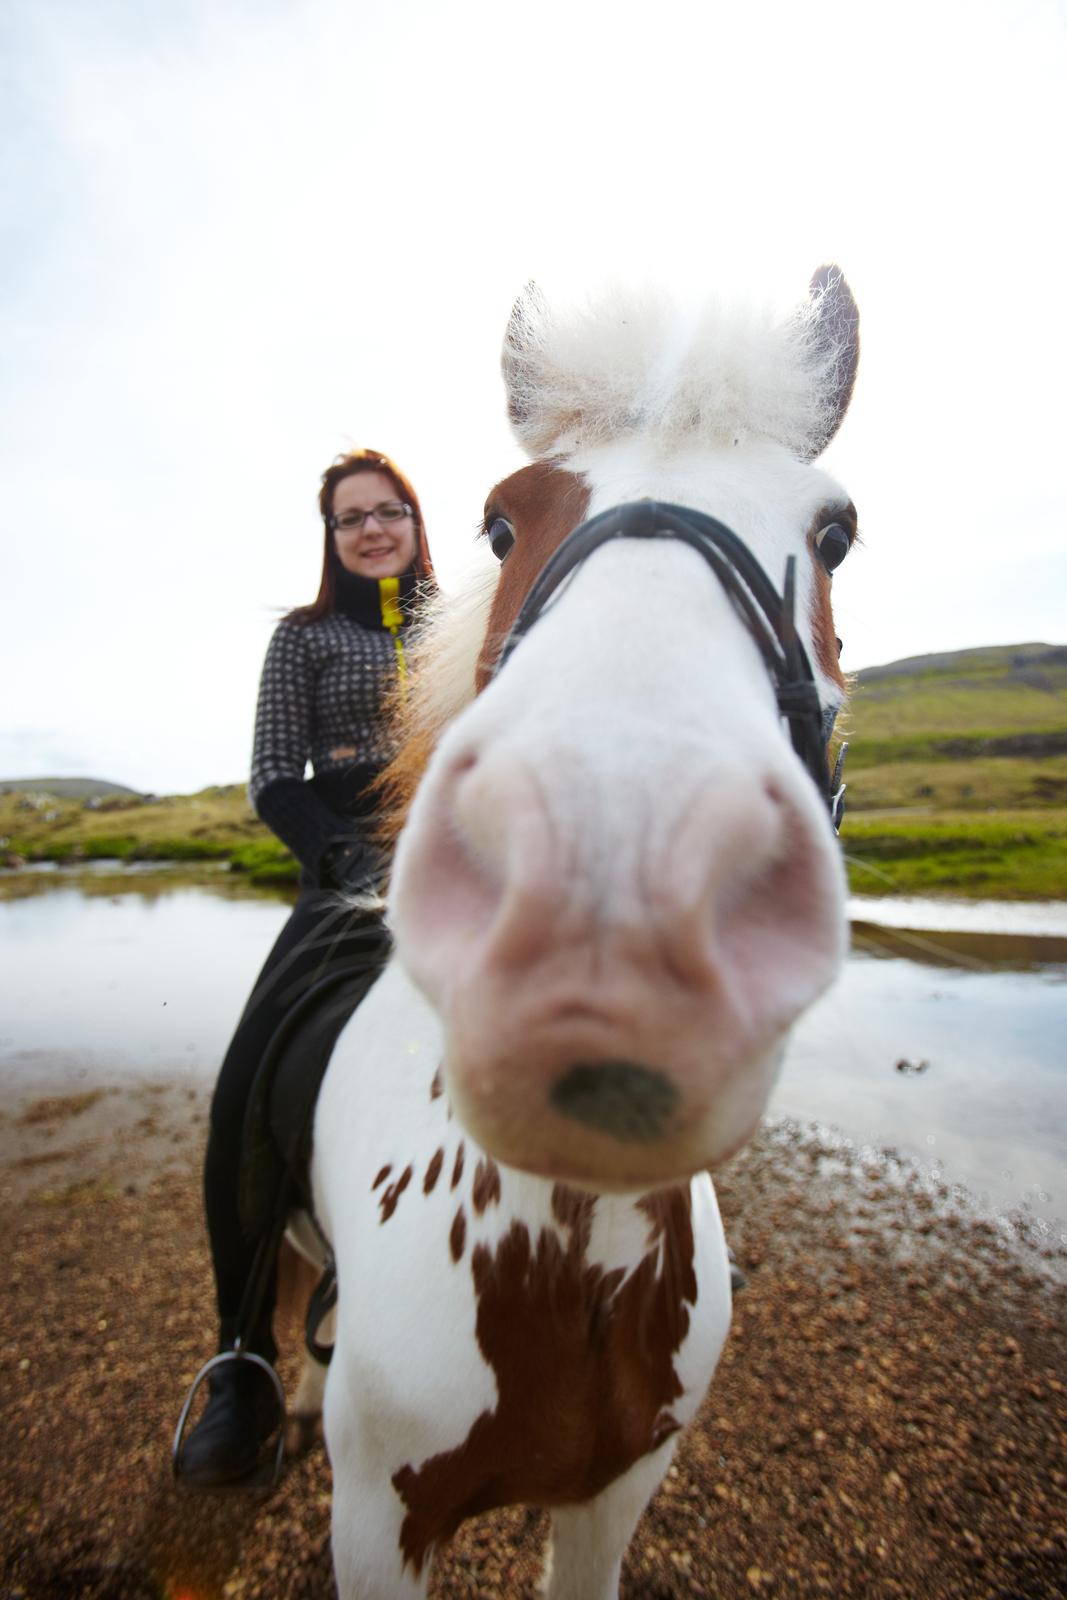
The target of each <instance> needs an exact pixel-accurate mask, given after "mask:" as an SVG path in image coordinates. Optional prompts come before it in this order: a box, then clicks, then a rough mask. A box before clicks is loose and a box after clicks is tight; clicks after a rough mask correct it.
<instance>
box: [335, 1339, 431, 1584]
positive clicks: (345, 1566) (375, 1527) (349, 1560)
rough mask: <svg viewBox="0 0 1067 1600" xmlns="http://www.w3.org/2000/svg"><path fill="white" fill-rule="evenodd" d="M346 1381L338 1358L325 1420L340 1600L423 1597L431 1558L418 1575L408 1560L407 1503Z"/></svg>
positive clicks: (336, 1573) (372, 1430) (428, 1577)
mask: <svg viewBox="0 0 1067 1600" xmlns="http://www.w3.org/2000/svg"><path fill="white" fill-rule="evenodd" d="M346 1379H347V1374H346V1372H345V1369H344V1366H343V1365H342V1364H341V1362H340V1361H339V1360H338V1358H337V1357H336V1356H335V1357H334V1360H333V1362H332V1363H331V1366H330V1371H329V1377H328V1379H327V1383H326V1397H325V1406H324V1410H323V1422H324V1424H325V1430H326V1446H327V1450H328V1452H329V1457H330V1465H331V1467H332V1468H333V1513H332V1523H331V1542H332V1545H333V1566H334V1575H335V1577H336V1579H337V1594H338V1600H423V1597H424V1596H425V1594H426V1591H427V1588H428V1585H429V1580H430V1565H431V1563H430V1560H427V1561H426V1562H425V1564H424V1565H423V1569H422V1572H421V1573H418V1574H416V1572H415V1571H414V1569H413V1567H412V1565H411V1563H410V1562H405V1560H404V1549H403V1540H402V1537H401V1530H402V1524H403V1521H404V1516H405V1507H404V1503H403V1501H402V1500H401V1498H400V1496H399V1495H398V1494H397V1492H396V1490H395V1489H394V1488H393V1485H392V1482H391V1479H390V1474H389V1471H388V1468H387V1467H386V1466H385V1464H384V1461H383V1458H382V1457H381V1456H380V1455H379V1454H378V1452H376V1451H375V1450H374V1449H373V1446H372V1444H371V1440H372V1439H373V1434H374V1429H373V1428H372V1427H370V1426H368V1424H367V1419H366V1418H363V1417H361V1416H360V1415H359V1414H358V1411H357V1408H355V1407H354V1406H353V1405H352V1404H351V1401H350V1397H349V1394H348V1392H347V1383H346Z"/></svg>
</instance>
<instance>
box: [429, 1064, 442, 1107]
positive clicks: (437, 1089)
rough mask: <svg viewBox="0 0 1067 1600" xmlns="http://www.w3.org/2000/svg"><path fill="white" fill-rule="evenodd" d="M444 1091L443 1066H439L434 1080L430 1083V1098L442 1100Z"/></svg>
mask: <svg viewBox="0 0 1067 1600" xmlns="http://www.w3.org/2000/svg"><path fill="white" fill-rule="evenodd" d="M444 1092H445V1080H444V1077H443V1075H442V1073H441V1068H440V1067H438V1069H437V1071H436V1072H435V1073H434V1075H433V1082H432V1083H431V1084H430V1099H431V1100H440V1098H441V1096H442V1095H443V1094H444Z"/></svg>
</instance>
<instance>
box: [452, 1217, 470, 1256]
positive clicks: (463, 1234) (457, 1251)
mask: <svg viewBox="0 0 1067 1600" xmlns="http://www.w3.org/2000/svg"><path fill="white" fill-rule="evenodd" d="M466 1242H467V1218H466V1217H465V1216H464V1214H463V1207H462V1206H460V1208H459V1210H458V1211H457V1212H456V1214H455V1216H454V1217H453V1219H452V1227H451V1230H450V1232H449V1235H448V1248H449V1249H450V1250H451V1252H452V1260H453V1261H459V1260H460V1259H461V1258H462V1255H463V1246H464V1245H465V1244H466Z"/></svg>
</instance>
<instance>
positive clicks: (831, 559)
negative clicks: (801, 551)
mask: <svg viewBox="0 0 1067 1600" xmlns="http://www.w3.org/2000/svg"><path fill="white" fill-rule="evenodd" d="M848 548H849V544H848V534H847V532H846V531H845V529H844V528H843V527H842V526H841V524H840V522H830V523H827V525H826V527H825V528H820V529H819V531H818V533H817V534H816V535H815V549H816V551H817V552H818V556H819V560H820V561H821V562H822V564H823V566H824V567H825V568H826V570H827V572H833V570H834V568H835V567H839V566H840V565H841V563H842V561H844V559H845V557H846V556H847V555H848Z"/></svg>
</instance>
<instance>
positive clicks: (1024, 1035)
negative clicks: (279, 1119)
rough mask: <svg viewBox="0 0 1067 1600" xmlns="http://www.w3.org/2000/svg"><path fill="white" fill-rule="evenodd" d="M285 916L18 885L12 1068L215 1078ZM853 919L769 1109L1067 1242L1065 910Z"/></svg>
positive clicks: (869, 910)
mask: <svg viewBox="0 0 1067 1600" xmlns="http://www.w3.org/2000/svg"><path fill="white" fill-rule="evenodd" d="M289 898H291V896H290V897H289ZM287 909H288V908H287V903H286V896H284V895H281V896H278V897H271V896H268V895H265V894H263V893H262V892H257V891H253V890H250V889H249V888H248V886H247V885H245V884H242V883H241V881H240V880H238V879H234V878H233V877H231V876H228V875H225V874H221V873H219V874H215V875H208V876H204V875H202V874H201V875H198V877H197V879H196V881H190V878H189V875H188V873H181V872H175V873H168V872H161V871H159V870H158V869H153V870H144V871H141V872H131V871H130V870H129V869H125V870H123V871H120V872H118V873H116V872H115V871H114V870H113V869H110V868H107V867H100V868H98V869H97V870H95V871H92V872H84V871H79V873H78V874H77V875H76V876H75V875H71V874H65V873H62V872H57V871H52V872H39V873H19V874H17V875H16V874H11V875H5V877H4V880H3V881H2V882H0V1071H2V1072H3V1073H4V1076H5V1078H6V1079H7V1082H8V1084H9V1086H11V1087H15V1086H17V1084H18V1082H19V1080H22V1081H24V1082H26V1083H27V1084H30V1083H33V1084H37V1083H39V1082H41V1081H42V1080H49V1081H52V1082H56V1083H74V1082H79V1081H82V1082H83V1081H86V1080H91V1079H94V1078H101V1077H107V1078H109V1079H112V1078H115V1077H117V1076H119V1075H121V1074H123V1073H135V1074H138V1075H145V1074H149V1075H158V1076H160V1077H174V1076H175V1075H189V1076H190V1077H191V1078H195V1079H198V1080H203V1079H205V1078H210V1077H211V1076H212V1075H213V1073H214V1071H215V1069H216V1066H217V1063H218V1061H219V1058H220V1056H221V1053H222V1051H223V1050H224V1048H225V1046H226V1043H227V1041H228V1038H229V1034H230V1031H231V1029H232V1027H233V1025H234V1023H235V1021H236V1018H237V1015H238V1012H239V1010H240V1008H241V1006H242V1005H243V1004H244V1001H245V998H246V996H247V994H248V991H249V989H250V987H251V984H252V982H253V980H254V978H255V975H256V973H257V971H258V970H259V967H260V965H261V963H262V961H263V959H264V956H265V955H266V952H267V950H268V948H269V946H270V944H271V941H272V940H273V938H274V936H275V934H276V933H277V931H278V929H279V928H280V927H281V925H282V923H283V922H284V920H285V917H286V915H287ZM851 909H852V914H853V953H852V955H851V957H850V959H849V962H848V965H847V967H846V970H845V972H844V974H843V976H842V978H841V979H840V981H839V982H838V983H837V984H836V985H835V986H834V988H833V989H832V990H831V991H830V993H828V994H827V995H826V996H824V997H823V999H822V1000H821V1001H820V1002H819V1003H818V1005H816V1006H815V1008H814V1009H813V1010H812V1011H811V1012H810V1013H809V1015H808V1016H807V1017H806V1018H805V1019H804V1021H803V1022H802V1023H801V1025H800V1027H799V1028H798V1029H797V1031H796V1033H795V1035H794V1038H793V1041H792V1044H791V1046H790V1050H789V1053H788V1056H787V1059H786V1062H785V1065H784V1068H783V1071H782V1075H781V1078H780V1080H779V1083H778V1086H777V1089H776V1091H775V1094H774V1097H773V1100H772V1103H771V1110H772V1113H773V1114H777V1115H781V1116H792V1117H796V1118H798V1119H799V1120H801V1121H804V1122H810V1121H814V1122H818V1123H821V1124H825V1125H826V1126H828V1127H831V1128H834V1129H836V1130H837V1136H839V1137H840V1138H842V1139H844V1140H848V1141H851V1142H852V1143H853V1144H855V1145H861V1144H870V1145H872V1146H875V1147H878V1148H881V1147H884V1146H891V1147H894V1148H896V1149H897V1150H899V1151H900V1152H901V1153H902V1154H903V1155H905V1156H909V1157H913V1158H916V1159H918V1160H921V1161H922V1162H923V1163H924V1164H925V1165H926V1166H927V1167H928V1168H929V1170H930V1172H931V1175H932V1177H933V1178H934V1179H935V1180H936V1179H938V1178H940V1180H941V1181H943V1182H944V1183H945V1184H948V1185H952V1184H963V1185H966V1186H967V1188H968V1189H969V1190H970V1191H971V1192H972V1193H973V1194H974V1195H975V1197H976V1198H977V1199H979V1200H980V1201H982V1202H983V1203H984V1204H985V1205H987V1206H988V1207H989V1208H990V1209H992V1210H999V1211H1005V1210H1014V1209H1017V1208H1019V1207H1023V1208H1029V1210H1030V1212H1031V1213H1032V1214H1033V1217H1034V1218H1035V1219H1036V1221H1037V1222H1038V1223H1039V1224H1040V1225H1041V1226H1042V1227H1043V1228H1045V1229H1053V1230H1054V1231H1055V1233H1056V1235H1057V1236H1059V1235H1063V1236H1064V1237H1065V1242H1067V1223H1063V1222H1061V1220H1060V1219H1063V1218H1065V1217H1067V1163H1065V1160H1064V1156H1063V1151H1062V1143H1063V1141H1062V1121H1063V1106H1064V1096H1065V1089H1067V907H1065V906H1062V905H1061V906H1008V905H1003V904H994V905H993V906H992V907H990V908H984V907H983V908H979V909H977V910H976V908H975V907H974V906H971V905H962V906H954V905H951V904H947V903H945V902H932V901H919V902H916V901H909V902H904V901H888V902H871V901H855V902H853V905H852V908H851ZM891 923H895V924H896V925H895V926H890V925H889V924H891Z"/></svg>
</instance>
